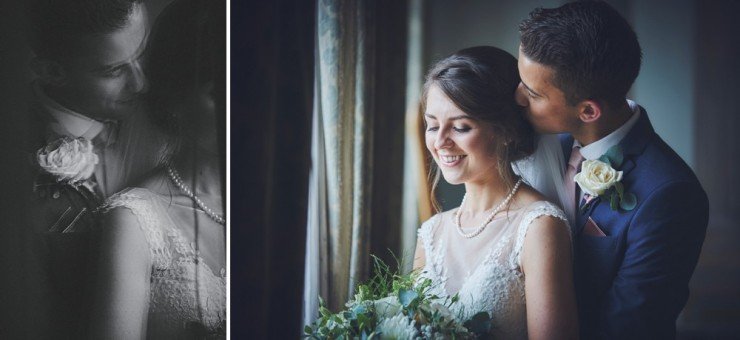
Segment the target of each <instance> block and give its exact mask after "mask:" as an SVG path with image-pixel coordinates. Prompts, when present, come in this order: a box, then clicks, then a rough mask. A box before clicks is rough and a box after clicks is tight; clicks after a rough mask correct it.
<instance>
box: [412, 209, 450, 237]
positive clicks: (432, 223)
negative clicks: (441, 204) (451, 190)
mask: <svg viewBox="0 0 740 340" xmlns="http://www.w3.org/2000/svg"><path fill="white" fill-rule="evenodd" d="M455 211H457V208H453V209H450V210H447V211H442V212H438V213H436V214H434V215H432V217H430V218H428V219H427V220H426V221H424V222H422V224H421V227H419V230H420V231H424V232H433V231H434V230H436V229H437V227H438V226H439V225H440V224H441V222H442V220H446V219H449V218H451V216H452V215H453V214H454V212H455Z"/></svg>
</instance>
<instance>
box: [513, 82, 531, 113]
mask: <svg viewBox="0 0 740 340" xmlns="http://www.w3.org/2000/svg"><path fill="white" fill-rule="evenodd" d="M524 91H526V90H525V89H524V84H522V83H521V82H519V86H517V87H516V91H515V92H514V99H515V100H516V103H517V104H519V106H523V107H527V106H529V98H527V94H526V93H524Z"/></svg>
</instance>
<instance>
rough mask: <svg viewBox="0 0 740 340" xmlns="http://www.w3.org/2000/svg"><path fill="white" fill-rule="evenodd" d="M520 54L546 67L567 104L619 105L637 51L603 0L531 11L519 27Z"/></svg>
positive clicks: (638, 57) (630, 80) (635, 67)
mask: <svg viewBox="0 0 740 340" xmlns="http://www.w3.org/2000/svg"><path fill="white" fill-rule="evenodd" d="M519 33H520V35H521V52H522V53H523V54H524V55H525V56H527V58H529V59H531V60H533V61H535V62H537V63H540V64H543V65H545V66H548V67H550V68H551V69H552V70H553V71H554V79H553V81H554V84H555V86H556V87H557V88H559V89H560V90H561V91H563V93H564V94H565V99H566V101H567V102H568V104H570V105H575V104H577V103H578V102H579V101H581V100H585V99H590V100H596V101H601V102H603V103H605V104H608V105H619V104H620V103H623V102H624V98H625V97H626V96H627V92H628V91H629V89H630V87H631V86H632V83H633V82H634V81H635V78H637V75H638V73H639V72H640V63H641V60H642V50H641V48H640V43H639V42H638V41H637V35H636V34H635V32H634V31H633V30H632V28H631V27H630V25H629V24H628V23H627V21H626V20H625V19H624V18H623V17H622V16H621V15H620V14H619V13H618V12H617V11H616V10H615V9H614V8H613V7H611V6H610V5H609V4H607V3H606V2H603V1H579V2H572V3H568V4H565V5H563V6H561V7H558V8H548V9H545V8H537V9H535V10H534V11H532V12H531V13H529V18H528V19H525V20H524V21H522V23H521V24H520V25H519Z"/></svg>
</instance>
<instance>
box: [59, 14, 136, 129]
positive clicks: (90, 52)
mask: <svg viewBox="0 0 740 340" xmlns="http://www.w3.org/2000/svg"><path fill="white" fill-rule="evenodd" d="M148 29H149V25H148V21H147V16H146V9H145V7H144V5H136V6H135V7H134V9H133V11H132V13H131V14H130V16H129V19H128V21H127V23H126V25H125V26H124V27H123V28H121V29H118V30H116V31H114V32H111V33H108V34H100V35H92V36H86V37H80V38H79V39H78V41H77V44H76V46H75V51H74V57H73V58H69V59H68V60H67V61H65V62H63V63H62V65H61V66H62V68H63V76H64V79H63V82H62V85H61V86H59V88H58V89H57V94H58V95H57V96H56V98H54V99H56V100H58V101H59V102H60V103H61V104H62V105H64V106H67V107H68V108H69V109H72V110H74V111H77V112H80V113H82V114H85V115H88V116H90V117H93V118H121V117H122V116H124V115H126V114H127V112H128V110H127V109H131V108H133V107H135V104H137V103H138V102H139V101H140V98H141V94H142V93H143V92H144V91H145V90H146V88H147V83H146V78H145V77H144V73H143V72H142V66H143V65H142V55H143V53H142V52H143V49H144V46H145V45H146V40H147V39H146V38H147V35H148Z"/></svg>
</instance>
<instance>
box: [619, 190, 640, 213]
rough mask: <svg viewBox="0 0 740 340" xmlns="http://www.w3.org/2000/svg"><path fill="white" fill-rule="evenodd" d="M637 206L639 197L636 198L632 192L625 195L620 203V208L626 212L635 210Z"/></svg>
mask: <svg viewBox="0 0 740 340" xmlns="http://www.w3.org/2000/svg"><path fill="white" fill-rule="evenodd" d="M636 205H637V196H635V194H633V193H631V192H628V193H626V194H624V197H622V199H621V201H620V202H619V207H620V208H622V209H623V210H626V211H630V210H632V209H634V208H635V206H636Z"/></svg>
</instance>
